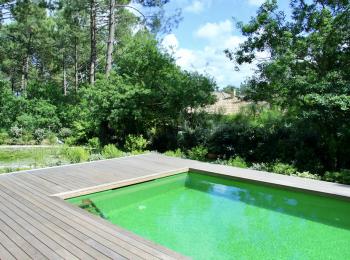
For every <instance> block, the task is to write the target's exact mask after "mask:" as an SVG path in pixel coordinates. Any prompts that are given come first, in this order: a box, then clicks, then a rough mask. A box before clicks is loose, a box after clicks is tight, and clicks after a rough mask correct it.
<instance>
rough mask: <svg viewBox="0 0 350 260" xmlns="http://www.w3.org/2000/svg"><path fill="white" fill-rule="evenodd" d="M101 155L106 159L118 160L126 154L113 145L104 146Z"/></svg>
mask: <svg viewBox="0 0 350 260" xmlns="http://www.w3.org/2000/svg"><path fill="white" fill-rule="evenodd" d="M101 154H102V156H103V157H104V158H106V159H112V158H117V157H121V156H123V155H124V153H123V152H122V151H121V150H119V149H118V148H117V147H116V146H115V145H113V144H108V145H106V146H104V147H103V149H102V153H101Z"/></svg>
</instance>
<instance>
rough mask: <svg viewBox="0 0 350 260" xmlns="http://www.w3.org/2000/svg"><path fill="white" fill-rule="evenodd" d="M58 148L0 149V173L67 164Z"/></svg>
mask: <svg viewBox="0 0 350 260" xmlns="http://www.w3.org/2000/svg"><path fill="white" fill-rule="evenodd" d="M61 149H62V148H60V147H37V148H36V147H31V148H8V147H6V148H1V147H0V173H5V172H11V171H18V170H27V169H32V168H39V167H45V166H54V165H61V164H65V163H68V161H67V160H66V159H65V158H64V157H63V156H62V155H61V152H60V151H61Z"/></svg>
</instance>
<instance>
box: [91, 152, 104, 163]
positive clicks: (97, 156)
mask: <svg viewBox="0 0 350 260" xmlns="http://www.w3.org/2000/svg"><path fill="white" fill-rule="evenodd" d="M103 159H104V157H103V156H102V154H100V153H93V154H90V157H89V161H98V160H103Z"/></svg>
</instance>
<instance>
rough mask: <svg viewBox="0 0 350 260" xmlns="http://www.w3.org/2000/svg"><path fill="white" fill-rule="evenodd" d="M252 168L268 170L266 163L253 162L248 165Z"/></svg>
mask: <svg viewBox="0 0 350 260" xmlns="http://www.w3.org/2000/svg"><path fill="white" fill-rule="evenodd" d="M250 169H252V170H256V171H263V172H268V171H269V169H270V167H269V165H268V164H267V163H253V164H252V166H251V167H250Z"/></svg>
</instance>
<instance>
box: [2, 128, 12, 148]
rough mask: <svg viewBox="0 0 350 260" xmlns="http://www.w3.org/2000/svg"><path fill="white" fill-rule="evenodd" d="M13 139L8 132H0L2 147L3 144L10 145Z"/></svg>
mask: <svg viewBox="0 0 350 260" xmlns="http://www.w3.org/2000/svg"><path fill="white" fill-rule="evenodd" d="M10 142H11V139H10V136H9V134H8V133H7V132H2V131H0V145H2V144H10Z"/></svg>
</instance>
